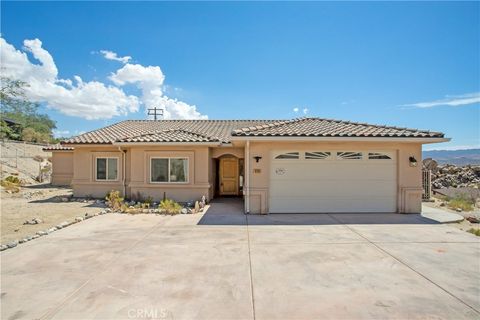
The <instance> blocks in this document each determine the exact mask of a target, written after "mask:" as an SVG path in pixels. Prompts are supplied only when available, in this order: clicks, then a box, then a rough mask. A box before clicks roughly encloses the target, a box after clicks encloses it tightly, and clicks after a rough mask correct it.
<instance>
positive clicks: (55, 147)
mask: <svg viewBox="0 0 480 320" xmlns="http://www.w3.org/2000/svg"><path fill="white" fill-rule="evenodd" d="M73 149H74V148H73V147H65V146H62V145H59V144H55V145H51V146H48V147H43V148H42V150H43V151H72V150H73Z"/></svg>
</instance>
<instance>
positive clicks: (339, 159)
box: [269, 150, 397, 213]
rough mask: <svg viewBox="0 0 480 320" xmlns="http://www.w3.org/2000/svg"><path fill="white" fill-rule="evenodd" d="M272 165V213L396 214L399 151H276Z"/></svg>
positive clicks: (270, 197) (270, 208)
mask: <svg viewBox="0 0 480 320" xmlns="http://www.w3.org/2000/svg"><path fill="white" fill-rule="evenodd" d="M271 161H272V163H271V172H270V192H269V211H270V212H271V213H308V212H396V207H397V206H396V196H397V174H396V172H397V170H396V168H397V160H396V155H395V152H382V151H355V150H353V151H352V150H341V151H337V150H335V151H331V150H326V151H325V150H311V151H295V150H293V151H278V152H273V153H272V157H271Z"/></svg>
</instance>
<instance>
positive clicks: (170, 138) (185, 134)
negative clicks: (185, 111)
mask: <svg viewBox="0 0 480 320" xmlns="http://www.w3.org/2000/svg"><path fill="white" fill-rule="evenodd" d="M117 142H220V140H219V139H218V138H214V137H208V136H205V135H203V134H198V133H194V132H190V131H186V130H181V129H169V130H163V131H157V132H154V133H146V134H141V135H138V136H135V137H128V138H124V139H118V140H117Z"/></svg>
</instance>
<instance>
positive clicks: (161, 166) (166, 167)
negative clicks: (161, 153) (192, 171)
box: [150, 158, 188, 183]
mask: <svg viewBox="0 0 480 320" xmlns="http://www.w3.org/2000/svg"><path fill="white" fill-rule="evenodd" d="M150 181H151V182H164V183H185V182H188V159H187V158H152V159H151V162H150Z"/></svg>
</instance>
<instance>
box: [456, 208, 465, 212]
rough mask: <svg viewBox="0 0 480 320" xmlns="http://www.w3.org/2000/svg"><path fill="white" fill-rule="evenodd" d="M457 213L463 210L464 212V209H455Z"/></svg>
mask: <svg viewBox="0 0 480 320" xmlns="http://www.w3.org/2000/svg"><path fill="white" fill-rule="evenodd" d="M455 211H457V212H462V211H463V210H462V208H457V209H455Z"/></svg>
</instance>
